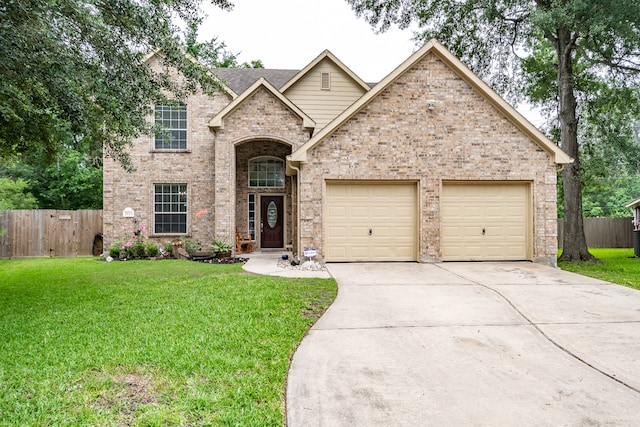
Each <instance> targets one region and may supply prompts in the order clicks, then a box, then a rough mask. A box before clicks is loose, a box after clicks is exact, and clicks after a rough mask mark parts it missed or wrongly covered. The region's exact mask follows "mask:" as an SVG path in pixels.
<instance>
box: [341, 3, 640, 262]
mask: <svg viewBox="0 0 640 427" xmlns="http://www.w3.org/2000/svg"><path fill="white" fill-rule="evenodd" d="M347 3H349V4H351V5H352V7H353V9H354V10H355V12H356V13H357V14H358V15H362V16H364V17H365V18H366V19H367V20H368V21H369V22H370V23H371V24H372V25H373V26H374V27H376V28H378V29H379V30H380V31H384V30H386V29H388V28H389V27H390V25H392V24H397V25H399V26H400V27H401V28H407V27H409V26H410V25H411V24H412V23H415V24H417V25H418V27H419V29H420V31H419V33H418V34H417V39H418V40H421V41H426V40H428V39H430V38H433V37H435V38H437V39H439V40H440V41H441V42H442V43H443V44H444V45H446V46H447V47H448V48H449V49H450V50H451V51H452V52H453V53H455V54H456V55H457V56H459V57H460V58H461V59H462V60H463V61H464V62H466V63H467V64H468V65H469V66H470V68H471V69H472V70H473V71H474V72H476V73H477V74H479V75H480V76H481V77H483V78H484V79H485V80H487V81H488V82H489V83H490V84H492V85H493V86H494V88H495V89H496V90H498V91H499V92H501V93H502V94H504V95H505V96H507V97H508V98H510V99H511V100H513V101H518V100H521V99H522V96H523V95H524V94H529V95H530V96H532V98H534V100H535V101H538V102H543V103H546V104H547V105H549V104H550V103H551V104H553V105H555V106H556V113H557V119H558V128H559V135H560V138H559V139H560V146H561V148H562V149H564V150H565V151H566V152H567V154H569V155H570V156H571V157H573V158H574V162H573V163H572V164H569V165H566V166H565V167H564V169H563V172H562V181H563V188H564V211H565V233H564V242H563V254H562V258H561V259H562V260H567V261H574V260H586V259H591V258H592V256H591V254H590V253H589V251H588V248H587V244H586V239H585V235H584V227H583V221H582V182H581V166H580V154H579V145H578V134H579V132H578V131H579V117H580V113H581V111H582V108H583V107H584V106H585V105H586V103H588V102H594V101H597V98H598V95H599V91H598V90H596V87H597V86H600V87H601V88H606V90H607V91H612V92H617V91H619V92H620V93H624V94H626V95H627V96H623V97H621V98H620V100H619V102H618V101H615V102H614V104H616V105H618V108H628V107H629V104H627V105H625V104H622V103H623V102H625V103H633V104H635V105H636V106H637V105H638V103H640V101H639V99H638V98H639V97H638V93H637V90H635V91H634V89H633V88H637V86H638V83H639V75H640V2H638V0H347ZM525 66H526V67H527V70H528V72H523V68H524V67H525ZM523 88H524V89H526V90H524V91H523ZM534 95H535V96H534ZM615 99H616V98H615V97H614V98H613V99H612V100H615Z"/></svg>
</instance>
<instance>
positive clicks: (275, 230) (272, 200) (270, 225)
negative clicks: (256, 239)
mask: <svg viewBox="0 0 640 427" xmlns="http://www.w3.org/2000/svg"><path fill="white" fill-rule="evenodd" d="M283 199H284V197H283V196H261V197H260V200H261V202H260V230H261V232H260V247H262V248H283V247H284V225H283V224H284V220H283V218H284V209H283V205H284V203H283Z"/></svg>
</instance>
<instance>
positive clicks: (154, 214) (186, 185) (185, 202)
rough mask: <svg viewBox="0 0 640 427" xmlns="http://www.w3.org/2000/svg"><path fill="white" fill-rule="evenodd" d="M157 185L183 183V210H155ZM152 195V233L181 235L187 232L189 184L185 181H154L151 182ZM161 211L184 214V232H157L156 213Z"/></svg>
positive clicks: (156, 234) (159, 213)
mask: <svg viewBox="0 0 640 427" xmlns="http://www.w3.org/2000/svg"><path fill="white" fill-rule="evenodd" d="M158 185H183V186H184V188H185V193H186V194H185V201H184V205H185V209H186V210H185V212H156V195H157V193H156V186H158ZM152 191H153V192H152V197H153V235H155V236H183V235H185V234H188V232H189V184H187V183H186V182H154V183H153V184H152ZM163 213H169V214H180V215H184V216H185V230H184V232H182V231H179V232H164V231H162V232H159V231H157V230H156V215H162V214H163Z"/></svg>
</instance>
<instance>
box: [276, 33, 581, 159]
mask: <svg viewBox="0 0 640 427" xmlns="http://www.w3.org/2000/svg"><path fill="white" fill-rule="evenodd" d="M429 53H433V54H435V55H437V56H438V58H440V59H441V60H442V61H443V62H444V63H445V64H447V65H448V66H449V67H450V68H451V69H452V70H453V72H455V73H456V74H458V75H459V76H460V77H461V78H462V79H464V80H465V81H466V82H467V83H468V84H470V85H471V86H472V87H473V88H474V89H475V90H477V91H478V92H479V93H480V94H481V95H482V96H483V97H484V98H485V99H487V100H488V101H489V102H490V103H491V104H492V105H493V106H494V107H495V108H496V109H498V111H500V112H501V113H502V114H503V115H504V116H505V117H506V118H507V119H508V120H509V121H511V122H512V123H513V124H514V125H516V126H517V127H518V128H519V129H520V130H521V131H522V132H524V133H525V134H526V135H527V136H529V137H530V138H531V139H532V140H533V141H535V142H536V143H537V144H538V145H539V146H540V147H541V148H542V149H544V150H545V151H547V152H548V153H549V154H550V155H551V156H552V157H553V159H554V161H555V163H558V164H564V163H571V162H572V161H573V159H571V157H569V156H568V155H567V154H566V153H565V152H564V151H562V150H561V149H560V147H558V146H557V145H556V144H554V143H553V141H551V140H550V139H549V138H547V137H546V136H545V135H544V134H543V133H542V132H540V130H538V128H536V127H535V126H534V125H532V124H531V122H529V121H528V120H527V119H526V118H525V117H524V116H523V115H522V114H520V113H519V112H518V111H517V110H516V109H515V108H513V107H512V106H511V105H510V104H509V103H508V102H506V101H505V100H504V99H503V98H502V97H501V96H500V95H498V94H497V93H496V92H495V91H494V90H493V89H491V88H490V87H489V85H487V84H486V83H485V82H483V81H482V79H480V77H478V76H477V75H475V74H474V73H473V72H472V71H471V70H470V69H469V68H468V67H467V66H466V65H464V64H463V63H462V62H461V61H460V60H459V59H458V58H456V57H455V56H454V55H453V54H452V53H451V52H449V50H448V49H447V48H445V47H444V46H443V45H442V44H440V42H438V41H437V40H435V39H431V40H430V41H429V42H427V43H426V44H425V45H424V46H422V48H420V49H419V50H417V51H416V52H415V53H414V54H413V55H411V56H410V57H409V58H408V59H406V60H405V61H404V62H403V63H402V64H400V65H399V66H398V67H397V68H396V69H395V70H393V71H392V72H391V73H390V74H389V75H387V76H386V77H385V78H384V79H382V80H381V81H380V82H379V83H378V84H377V85H376V86H374V87H373V88H372V89H371V90H370V91H369V92H367V93H365V94H364V95H363V96H362V97H361V98H360V99H358V100H357V101H356V102H354V103H353V104H352V105H351V106H350V107H348V108H347V109H346V110H345V111H343V112H342V114H340V115H338V117H336V118H335V119H334V120H333V121H331V122H330V123H329V124H328V125H327V126H325V127H324V128H322V129H321V130H320V131H319V132H318V133H317V134H315V135H314V136H313V137H312V138H311V139H309V140H308V141H307V142H306V143H305V144H304V145H302V146H301V147H300V148H299V149H298V150H296V151H295V152H294V153H292V154H291V155H289V156H288V160H289V161H294V162H304V161H306V159H307V152H308V151H309V150H311V149H313V148H314V147H315V146H316V145H317V144H319V143H320V142H321V141H322V140H323V139H324V138H326V137H327V136H329V135H331V134H332V133H333V132H335V131H336V130H337V129H338V128H340V126H342V125H343V124H344V123H345V122H346V121H347V120H349V119H350V118H351V117H353V116H354V115H355V114H356V113H358V112H359V111H360V110H362V109H363V108H364V107H366V106H367V105H368V104H369V103H370V102H371V101H372V100H373V99H375V98H376V97H377V96H378V95H379V94H380V93H382V92H383V91H384V90H385V89H386V88H387V87H389V86H390V85H391V84H392V83H394V82H395V81H396V80H397V79H398V78H399V77H401V76H402V75H403V74H404V73H405V72H406V71H407V70H409V69H410V68H411V67H413V65H415V64H416V63H418V62H419V61H420V60H422V59H423V58H424V57H425V56H426V55H427V54H429ZM283 89H284V88H283Z"/></svg>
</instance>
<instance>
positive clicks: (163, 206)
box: [153, 184, 187, 234]
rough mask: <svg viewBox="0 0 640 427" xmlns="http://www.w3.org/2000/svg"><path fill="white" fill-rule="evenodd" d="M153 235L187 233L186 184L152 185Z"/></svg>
mask: <svg viewBox="0 0 640 427" xmlns="http://www.w3.org/2000/svg"><path fill="white" fill-rule="evenodd" d="M153 206H154V208H153V217H154V229H153V231H154V233H155V234H186V233H187V184H155V185H154V204H153Z"/></svg>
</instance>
